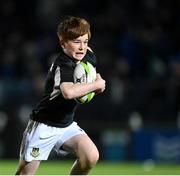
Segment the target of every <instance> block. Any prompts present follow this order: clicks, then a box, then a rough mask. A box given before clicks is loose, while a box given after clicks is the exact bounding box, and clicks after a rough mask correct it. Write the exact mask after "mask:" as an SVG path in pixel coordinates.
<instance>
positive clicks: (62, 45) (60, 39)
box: [57, 34, 64, 48]
mask: <svg viewBox="0 0 180 176" xmlns="http://www.w3.org/2000/svg"><path fill="white" fill-rule="evenodd" d="M57 35H58V34H57ZM58 38H59V44H60V45H61V47H62V48H64V41H63V38H62V37H61V36H60V35H58Z"/></svg>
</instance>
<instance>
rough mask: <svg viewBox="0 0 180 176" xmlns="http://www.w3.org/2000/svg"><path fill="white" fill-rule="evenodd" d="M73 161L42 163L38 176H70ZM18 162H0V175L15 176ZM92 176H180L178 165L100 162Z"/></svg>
mask: <svg viewBox="0 0 180 176" xmlns="http://www.w3.org/2000/svg"><path fill="white" fill-rule="evenodd" d="M72 163H73V162H72V161H62V160H61V161H50V160H49V161H45V162H42V163H41V165H40V167H39V169H38V171H37V174H38V175H68V173H69V169H70V167H71V165H72ZM17 164H18V161H13V160H10V161H7V160H1V161H0V175H13V174H14V173H15V170H16V167H17ZM90 175H180V167H179V165H178V164H174V165H173V164H154V163H152V162H149V163H148V162H147V163H123V162H115V163H112V162H99V163H98V164H97V166H96V167H95V168H94V169H93V170H92V171H91V173H90Z"/></svg>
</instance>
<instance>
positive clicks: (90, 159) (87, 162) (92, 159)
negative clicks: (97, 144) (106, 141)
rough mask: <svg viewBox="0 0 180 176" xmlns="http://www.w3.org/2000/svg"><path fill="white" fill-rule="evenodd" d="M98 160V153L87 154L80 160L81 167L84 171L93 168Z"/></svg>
mask: <svg viewBox="0 0 180 176" xmlns="http://www.w3.org/2000/svg"><path fill="white" fill-rule="evenodd" d="M98 160H99V152H98V151H97V152H94V153H89V154H87V155H86V156H85V157H83V159H80V161H81V162H82V163H81V164H82V166H83V167H85V168H86V169H91V168H93V167H94V166H95V165H96V163H97V162H98Z"/></svg>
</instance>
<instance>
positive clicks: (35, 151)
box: [31, 147, 40, 158]
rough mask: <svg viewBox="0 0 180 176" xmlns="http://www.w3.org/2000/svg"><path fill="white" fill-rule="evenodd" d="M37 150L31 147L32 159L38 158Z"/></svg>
mask: <svg viewBox="0 0 180 176" xmlns="http://www.w3.org/2000/svg"><path fill="white" fill-rule="evenodd" d="M39 154H40V153H39V148H35V147H33V148H32V151H31V156H33V157H34V158H36V157H38V156H39Z"/></svg>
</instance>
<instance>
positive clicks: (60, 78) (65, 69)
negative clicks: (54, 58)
mask: <svg viewBox="0 0 180 176" xmlns="http://www.w3.org/2000/svg"><path fill="white" fill-rule="evenodd" d="M73 81H74V80H73V69H72V67H71V66H70V64H68V63H62V64H58V65H56V68H55V72H54V88H55V89H59V86H60V84H61V83H62V82H73Z"/></svg>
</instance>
